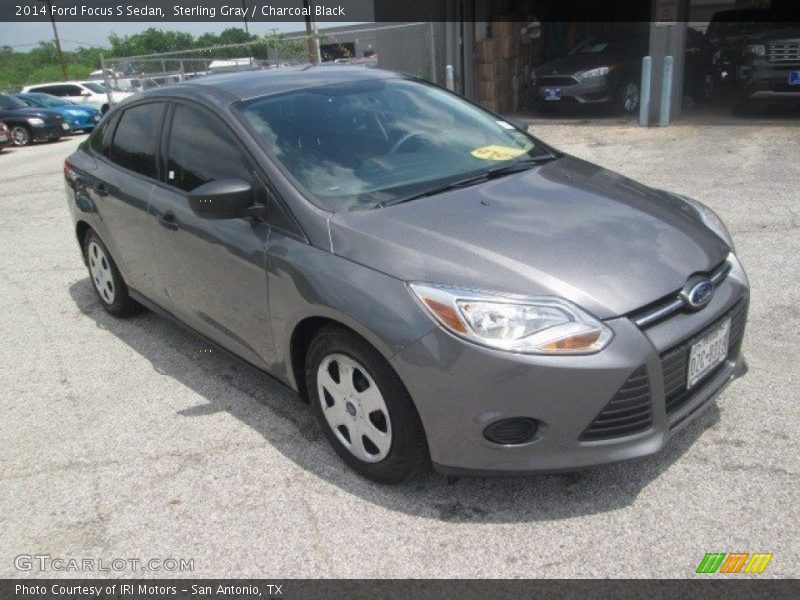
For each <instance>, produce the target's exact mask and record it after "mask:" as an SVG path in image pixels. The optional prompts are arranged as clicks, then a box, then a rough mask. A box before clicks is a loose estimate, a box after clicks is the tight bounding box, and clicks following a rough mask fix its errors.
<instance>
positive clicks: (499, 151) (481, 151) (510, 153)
mask: <svg viewBox="0 0 800 600" xmlns="http://www.w3.org/2000/svg"><path fill="white" fill-rule="evenodd" d="M525 152H526V150H522V149H521V148H511V147H510V146H483V147H482V148H476V149H475V150H473V151H472V152H470V154H472V156H474V157H475V158H482V159H483V160H509V159H510V158H516V157H517V156H520V155H522V154H525Z"/></svg>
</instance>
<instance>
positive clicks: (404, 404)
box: [306, 325, 430, 484]
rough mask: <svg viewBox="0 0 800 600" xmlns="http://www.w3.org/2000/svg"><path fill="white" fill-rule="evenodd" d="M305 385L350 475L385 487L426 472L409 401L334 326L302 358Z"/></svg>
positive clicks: (370, 352)
mask: <svg viewBox="0 0 800 600" xmlns="http://www.w3.org/2000/svg"><path fill="white" fill-rule="evenodd" d="M348 374H349V376H348ZM306 384H307V386H308V390H309V398H310V399H311V404H312V407H313V410H314V414H315V415H316V417H317V420H318V421H319V424H320V427H322V430H323V432H324V434H325V437H326V438H327V439H328V441H329V442H330V444H331V445H332V446H333V448H334V450H335V451H336V453H337V454H338V455H339V457H340V458H341V459H342V460H343V461H344V462H345V463H346V464H347V465H349V466H350V467H351V468H352V469H353V470H354V471H356V472H357V473H359V474H360V475H362V476H363V477H366V478H367V479H370V480H372V481H376V482H378V483H389V484H396V483H402V482H405V481H411V480H413V479H416V478H417V477H419V476H420V475H422V474H423V473H424V472H425V471H427V469H428V467H429V465H430V459H429V457H428V444H427V440H426V438H425V431H424V430H423V428H422V421H421V420H420V418H419V414H418V413H417V410H416V408H415V407H414V403H413V401H412V400H411V397H410V396H409V394H408V391H407V390H406V388H405V386H404V385H403V383H402V382H401V381H400V378H399V377H398V376H397V373H395V371H394V369H392V367H391V366H390V365H389V363H388V362H387V361H386V360H385V359H384V358H383V356H381V355H380V354H379V353H378V352H377V351H376V350H375V349H374V348H373V347H372V346H370V345H369V344H367V343H366V342H365V341H364V340H363V339H362V338H360V337H359V336H357V335H356V334H355V333H353V332H352V331H350V330H348V329H345V328H343V327H339V326H334V325H329V326H325V327H323V328H322V329H320V331H319V332H318V333H317V334H316V335H315V336H314V338H313V340H312V341H311V345H310V346H309V349H308V353H307V355H306ZM353 433H355V434H356V435H353ZM354 440H359V441H358V442H355V441H354Z"/></svg>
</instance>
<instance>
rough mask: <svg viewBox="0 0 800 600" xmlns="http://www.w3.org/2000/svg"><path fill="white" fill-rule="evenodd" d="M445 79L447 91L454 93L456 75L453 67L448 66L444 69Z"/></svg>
mask: <svg viewBox="0 0 800 600" xmlns="http://www.w3.org/2000/svg"><path fill="white" fill-rule="evenodd" d="M444 78H445V85H446V86H447V89H448V90H450V91H451V92H454V91H455V89H456V73H455V70H454V69H453V65H447V66H446V67H445V68H444Z"/></svg>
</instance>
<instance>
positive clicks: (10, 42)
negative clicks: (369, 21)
mask: <svg viewBox="0 0 800 600" xmlns="http://www.w3.org/2000/svg"><path fill="white" fill-rule="evenodd" d="M2 1H5V0H2ZM350 24H352V23H331V25H335V26H340V25H350ZM57 25H58V35H59V37H60V38H61V44H62V47H63V48H64V50H72V49H73V48H77V47H78V46H86V47H89V46H104V47H107V46H108V36H109V34H111V33H116V34H118V35H131V34H133V33H138V32H140V31H144V30H145V29H147V28H148V27H155V28H157V29H169V30H173V31H186V32H187V33H191V34H192V35H200V34H203V33H206V32H210V33H220V32H221V31H223V30H225V29H228V28H229V27H244V24H243V23H237V22H227V23H225V22H208V23H206V22H202V23H164V22H161V21H159V22H156V23H122V22H106V23H57ZM248 27H249V28H250V33H252V34H255V35H264V34H267V33H270V32H271V31H272V30H273V29H277V30H278V31H281V32H292V31H304V30H305V21H297V22H280V23H248ZM320 28H324V26H320ZM52 39H53V27H52V25H50V23H49V22H47V21H46V22H44V23H9V22H0V46H13V47H15V49H16V50H19V51H21V52H24V51H25V50H27V49H29V48H33V47H34V46H36V45H37V44H38V43H39V42H45V41H51V40H52Z"/></svg>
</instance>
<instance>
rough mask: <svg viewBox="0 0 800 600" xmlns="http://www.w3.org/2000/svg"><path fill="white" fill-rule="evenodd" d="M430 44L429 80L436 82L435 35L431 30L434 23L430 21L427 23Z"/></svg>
mask: <svg viewBox="0 0 800 600" xmlns="http://www.w3.org/2000/svg"><path fill="white" fill-rule="evenodd" d="M428 25H429V31H428V32H429V33H430V45H431V51H430V55H431V82H432V83H436V35H435V32H434V30H433V27H434V23H433V21H431V22H430V23H429V24H428Z"/></svg>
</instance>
